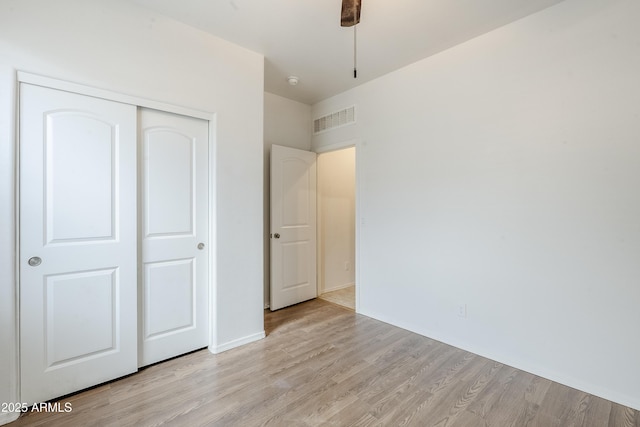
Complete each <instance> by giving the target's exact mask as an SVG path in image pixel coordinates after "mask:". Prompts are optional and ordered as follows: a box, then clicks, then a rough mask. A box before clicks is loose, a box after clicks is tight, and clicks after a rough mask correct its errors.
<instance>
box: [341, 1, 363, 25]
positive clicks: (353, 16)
mask: <svg viewBox="0 0 640 427" xmlns="http://www.w3.org/2000/svg"><path fill="white" fill-rule="evenodd" d="M360 6H361V0H342V16H341V19H340V26H342V27H353V26H354V25H356V24H358V23H359V22H360Z"/></svg>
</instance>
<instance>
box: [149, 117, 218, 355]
mask: <svg viewBox="0 0 640 427" xmlns="http://www.w3.org/2000/svg"><path fill="white" fill-rule="evenodd" d="M139 127H140V141H141V147H140V150H141V153H140V158H141V178H140V183H141V196H142V197H141V199H142V216H141V227H140V229H141V234H142V237H141V240H142V268H141V273H142V278H141V283H142V286H141V295H140V302H141V307H140V308H141V310H140V334H141V343H140V356H139V364H140V366H144V365H148V364H151V363H155V362H158V361H160V360H164V359H168V358H170V357H174V356H177V355H180V354H183V353H186V352H189V351H192V350H196V349H199V348H202V347H206V346H207V344H208V333H209V328H208V323H209V310H208V308H209V297H208V268H209V240H208V236H209V228H208V211H209V206H208V205H209V198H208V194H209V188H208V181H209V171H208V164H209V163H208V157H209V155H208V136H209V126H208V122H206V121H204V120H199V119H195V118H191V117H186V116H179V115H176V114H170V113H165V112H161V111H156V110H149V109H140V111H139Z"/></svg>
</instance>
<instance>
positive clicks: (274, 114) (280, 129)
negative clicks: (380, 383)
mask: <svg viewBox="0 0 640 427" xmlns="http://www.w3.org/2000/svg"><path fill="white" fill-rule="evenodd" d="M273 144H276V145H284V146H285V147H291V148H298V149H300V150H307V151H308V150H310V149H311V106H310V105H307V104H303V103H300V102H297V101H292V100H290V99H287V98H283V97H282V96H278V95H274V94H272V93H269V92H265V94H264V230H265V233H264V306H265V307H267V305H268V304H269V284H270V281H271V280H270V279H271V276H270V275H271V269H270V257H269V254H270V245H271V242H270V239H269V230H270V228H271V225H270V224H271V223H270V221H271V215H270V207H269V197H270V194H271V190H270V183H271V180H270V158H271V146H272V145H273Z"/></svg>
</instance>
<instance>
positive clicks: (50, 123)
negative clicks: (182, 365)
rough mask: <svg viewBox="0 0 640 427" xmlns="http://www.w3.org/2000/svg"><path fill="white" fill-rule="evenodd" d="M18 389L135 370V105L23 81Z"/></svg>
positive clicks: (29, 399) (53, 390) (55, 391)
mask: <svg viewBox="0 0 640 427" xmlns="http://www.w3.org/2000/svg"><path fill="white" fill-rule="evenodd" d="M20 92H21V93H20V95H21V97H20V361H21V363H20V369H21V390H22V394H21V401H22V402H25V403H34V402H41V401H46V400H49V399H51V398H54V397H57V396H61V395H65V394H68V393H71V392H74V391H77V390H80V389H83V388H86V387H90V386H93V385H95V384H99V383H102V382H105V381H108V380H111V379H114V378H117V377H120V376H123V375H127V374H130V373H132V372H135V371H136V370H137V367H138V365H137V333H136V332H137V328H136V327H135V325H136V324H137V316H136V313H137V308H136V296H137V271H136V269H137V259H136V258H137V257H136V254H137V245H136V243H137V233H136V108H135V107H134V106H132V105H126V104H119V103H116V102H111V101H106V100H103V99H98V98H92V97H89V96H83V95H77V94H72V93H68V92H63V91H59V90H54V89H47V88H43V87H39V86H31V85H27V84H22V85H21V86H20Z"/></svg>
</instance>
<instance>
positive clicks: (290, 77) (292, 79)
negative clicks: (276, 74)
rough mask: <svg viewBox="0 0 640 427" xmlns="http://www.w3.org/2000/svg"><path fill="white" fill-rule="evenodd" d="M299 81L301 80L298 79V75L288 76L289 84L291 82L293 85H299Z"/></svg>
mask: <svg viewBox="0 0 640 427" xmlns="http://www.w3.org/2000/svg"><path fill="white" fill-rule="evenodd" d="M298 81H299V80H298V78H297V77H296V76H289V77H287V82H289V84H290V85H291V86H295V85H297V84H298Z"/></svg>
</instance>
